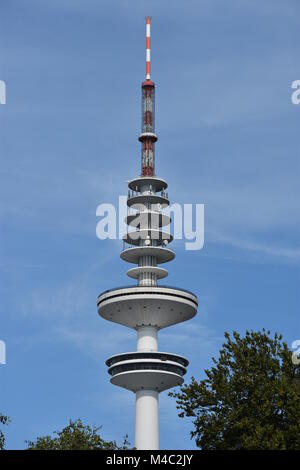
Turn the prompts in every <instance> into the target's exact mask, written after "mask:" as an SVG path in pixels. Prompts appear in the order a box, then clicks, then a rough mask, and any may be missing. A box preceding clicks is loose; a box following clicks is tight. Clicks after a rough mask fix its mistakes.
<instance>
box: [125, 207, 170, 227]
mask: <svg viewBox="0 0 300 470" xmlns="http://www.w3.org/2000/svg"><path fill="white" fill-rule="evenodd" d="M148 221H150V222H151V223H152V226H153V228H154V225H155V226H157V227H165V226H166V225H170V223H171V218H170V217H169V216H168V215H165V214H162V213H161V212H157V211H152V210H144V211H142V212H136V213H135V214H129V215H127V217H125V223H126V224H127V225H132V226H133V227H136V225H137V223H140V224H141V227H143V226H146V224H147V223H148Z"/></svg>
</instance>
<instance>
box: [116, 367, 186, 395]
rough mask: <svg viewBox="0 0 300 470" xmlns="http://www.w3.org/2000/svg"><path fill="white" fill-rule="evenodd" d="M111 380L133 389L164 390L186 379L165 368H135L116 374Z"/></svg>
mask: <svg viewBox="0 0 300 470" xmlns="http://www.w3.org/2000/svg"><path fill="white" fill-rule="evenodd" d="M110 382H111V383H112V384H113V385H117V386H118V387H122V388H125V389H126V390H131V391H132V392H134V393H136V392H137V391H138V390H155V391H157V392H163V391H164V390H168V389H169V388H173V387H177V386H178V385H182V384H183V382H184V380H183V377H182V376H181V375H179V374H176V373H173V372H168V371H163V370H134V371H128V372H121V373H119V374H116V375H114V376H113V377H112V378H111V379H110Z"/></svg>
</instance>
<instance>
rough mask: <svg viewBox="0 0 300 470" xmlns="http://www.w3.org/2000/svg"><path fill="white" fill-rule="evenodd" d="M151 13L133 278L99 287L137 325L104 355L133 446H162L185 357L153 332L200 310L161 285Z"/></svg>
mask: <svg viewBox="0 0 300 470" xmlns="http://www.w3.org/2000/svg"><path fill="white" fill-rule="evenodd" d="M150 21H151V18H150V17H147V18H146V80H145V81H144V82H143V83H142V129H141V133H140V135H139V141H140V142H141V147H142V158H141V160H142V165H141V174H140V176H138V177H136V178H134V179H132V180H131V181H129V183H128V188H129V190H128V199H127V206H128V214H127V217H126V224H127V225H128V226H129V229H128V231H127V233H126V235H125V236H124V238H123V243H124V246H123V251H122V252H121V258H122V260H124V261H126V262H127V263H132V264H133V265H135V267H133V268H131V269H129V270H128V271H127V275H128V276H129V277H131V278H133V279H136V280H137V283H136V285H132V286H130V287H128V286H127V287H118V288H115V289H110V290H108V291H105V292H103V293H102V294H100V295H99V297H98V301H97V306H98V312H99V315H100V316H101V317H102V318H104V319H105V320H109V321H111V322H115V323H119V324H121V325H124V326H127V327H129V328H132V329H134V330H136V332H137V350H136V351H134V352H127V353H121V354H117V355H115V356H112V357H110V358H109V359H107V361H106V365H107V366H108V373H109V375H110V376H111V379H110V381H111V383H112V384H114V385H118V386H119V387H123V388H126V389H127V390H130V391H132V392H133V393H135V396H136V410H135V447H136V449H139V450H144V449H154V450H155V449H159V425H158V397H159V393H160V392H163V391H164V390H167V389H169V388H172V387H175V386H177V385H181V384H182V383H183V376H184V374H185V373H186V368H187V365H188V360H187V359H185V358H184V357H182V356H178V355H177V354H173V353H169V352H159V351H158V344H157V333H158V331H159V330H161V329H162V328H166V327H168V326H171V325H175V324H176V323H180V322H183V321H186V320H189V319H190V318H192V317H193V316H194V315H196V313H197V306H198V303H197V297H196V296H195V295H194V294H193V293H192V292H189V291H187V290H185V289H181V288H175V287H169V286H163V285H159V284H158V282H157V281H158V280H159V279H163V278H164V277H166V276H167V275H168V271H167V270H166V269H165V268H162V267H161V266H160V265H161V264H164V263H167V262H168V261H171V260H173V259H174V257H175V254H174V252H173V251H172V250H171V249H170V248H169V243H170V242H171V241H172V239H173V237H172V235H171V234H170V233H169V232H167V231H165V230H166V229H165V227H166V226H168V225H169V224H170V222H171V220H170V217H169V216H168V215H166V214H164V213H163V209H165V208H167V207H168V205H169V199H168V193H167V192H166V189H167V186H168V185H167V183H166V182H165V181H164V180H163V179H161V178H159V177H158V176H156V174H155V152H154V150H155V143H156V141H157V135H156V133H155V123H154V118H155V115H154V104H155V84H154V82H153V81H152V80H151V78H150Z"/></svg>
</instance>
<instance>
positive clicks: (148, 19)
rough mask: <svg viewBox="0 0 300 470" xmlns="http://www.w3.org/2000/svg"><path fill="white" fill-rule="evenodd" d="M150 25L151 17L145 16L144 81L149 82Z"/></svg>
mask: <svg viewBox="0 0 300 470" xmlns="http://www.w3.org/2000/svg"><path fill="white" fill-rule="evenodd" d="M150 23H151V16H146V80H150Z"/></svg>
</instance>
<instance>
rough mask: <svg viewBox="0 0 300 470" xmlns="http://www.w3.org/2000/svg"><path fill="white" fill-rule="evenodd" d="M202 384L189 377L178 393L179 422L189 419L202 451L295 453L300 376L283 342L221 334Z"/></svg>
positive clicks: (299, 439) (299, 444)
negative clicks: (219, 345)
mask: <svg viewBox="0 0 300 470" xmlns="http://www.w3.org/2000/svg"><path fill="white" fill-rule="evenodd" d="M225 339H226V341H225V343H224V344H223V346H222V349H221V350H220V357H219V359H218V360H216V359H215V358H213V363H214V365H213V367H212V368H211V369H210V370H206V371H205V373H206V376H207V378H205V379H203V380H200V381H199V382H197V381H196V379H195V378H194V377H193V378H192V381H191V383H190V384H189V385H184V386H183V387H181V390H180V392H179V393H170V395H171V396H173V397H175V398H176V400H177V408H178V409H179V410H181V411H180V413H179V416H180V417H182V418H183V417H185V416H189V417H193V418H194V419H193V425H194V429H193V431H192V432H191V437H192V438H195V440H196V444H197V446H198V447H199V448H201V449H231V450H234V449H283V450H285V449H297V450H300V386H299V383H300V370H299V367H297V366H295V365H294V364H293V363H292V360H291V357H292V353H291V351H290V350H289V349H288V347H287V345H286V343H284V342H283V341H282V336H281V335H278V334H275V335H274V338H272V337H271V336H270V331H267V332H266V331H265V330H263V331H262V332H254V331H246V335H245V337H241V336H240V335H239V334H238V333H237V332H233V335H232V337H230V335H229V334H228V333H225Z"/></svg>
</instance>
